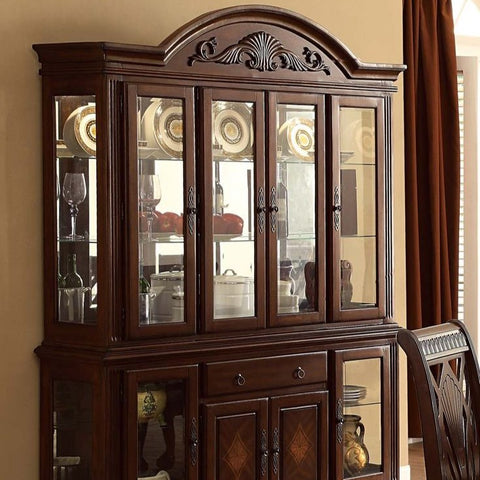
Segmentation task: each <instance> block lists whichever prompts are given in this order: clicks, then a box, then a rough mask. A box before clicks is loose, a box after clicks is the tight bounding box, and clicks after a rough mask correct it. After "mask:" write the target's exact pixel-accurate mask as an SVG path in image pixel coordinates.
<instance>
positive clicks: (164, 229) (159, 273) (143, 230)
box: [137, 97, 184, 325]
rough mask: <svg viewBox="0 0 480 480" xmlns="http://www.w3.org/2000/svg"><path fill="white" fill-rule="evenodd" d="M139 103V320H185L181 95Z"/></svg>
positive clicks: (140, 321)
mask: <svg viewBox="0 0 480 480" xmlns="http://www.w3.org/2000/svg"><path fill="white" fill-rule="evenodd" d="M137 107H138V119H139V122H138V139H139V140H138V215H139V220H138V221H139V225H138V231H139V238H138V252H139V261H138V265H139V290H138V294H139V324H140V325H149V324H161V323H172V322H173V323H180V322H184V288H183V285H184V283H183V265H184V239H183V192H184V162H183V152H184V148H183V112H184V105H183V100H181V99H172V98H152V97H140V98H138V102H137Z"/></svg>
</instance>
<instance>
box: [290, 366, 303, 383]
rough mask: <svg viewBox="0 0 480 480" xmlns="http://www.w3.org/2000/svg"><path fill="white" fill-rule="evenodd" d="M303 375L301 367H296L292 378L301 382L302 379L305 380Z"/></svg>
mask: <svg viewBox="0 0 480 480" xmlns="http://www.w3.org/2000/svg"><path fill="white" fill-rule="evenodd" d="M305 375H306V373H305V370H304V369H303V368H302V367H297V368H296V369H295V371H294V372H293V376H294V377H295V378H297V379H298V380H302V379H303V378H305Z"/></svg>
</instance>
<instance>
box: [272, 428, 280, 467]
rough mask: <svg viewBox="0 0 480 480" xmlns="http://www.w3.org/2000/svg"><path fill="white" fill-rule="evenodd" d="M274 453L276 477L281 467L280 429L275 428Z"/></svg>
mask: <svg viewBox="0 0 480 480" xmlns="http://www.w3.org/2000/svg"><path fill="white" fill-rule="evenodd" d="M272 452H273V460H272V463H273V473H274V474H275V475H277V474H278V470H279V467H280V438H279V434H278V428H277V427H275V428H274V429H273V446H272Z"/></svg>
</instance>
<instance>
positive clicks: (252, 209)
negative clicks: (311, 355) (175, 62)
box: [203, 90, 266, 331]
mask: <svg viewBox="0 0 480 480" xmlns="http://www.w3.org/2000/svg"><path fill="white" fill-rule="evenodd" d="M203 93H204V104H203V105H204V111H203V118H204V121H203V123H204V132H203V134H204V138H205V145H204V159H203V161H204V164H203V170H204V184H203V191H204V202H205V203H204V204H205V207H204V211H203V214H204V216H205V222H204V230H203V231H204V233H205V239H204V258H205V272H204V285H205V288H206V292H207V300H206V303H205V306H204V317H205V328H206V330H208V331H213V330H222V329H233V330H235V329H242V328H257V327H260V326H263V324H264V313H263V312H264V301H265V300H264V297H265V295H260V294H259V292H261V291H262V288H263V287H262V285H263V284H264V280H263V279H264V275H265V274H264V262H265V260H264V255H263V252H264V245H263V242H264V236H265V228H266V206H265V202H266V195H265V190H264V184H263V176H264V166H263V161H262V160H263V157H262V154H261V152H263V138H264V133H263V131H262V126H263V122H262V118H263V104H262V101H263V97H262V95H261V94H255V93H253V94H250V93H245V95H242V94H239V95H238V96H235V97H226V96H219V97H217V92H215V91H210V90H205V91H204V92H203ZM218 95H221V94H218Z"/></svg>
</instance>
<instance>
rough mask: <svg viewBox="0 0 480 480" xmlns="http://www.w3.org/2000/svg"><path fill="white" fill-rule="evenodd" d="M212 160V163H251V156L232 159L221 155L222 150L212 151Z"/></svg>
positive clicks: (223, 154)
mask: <svg viewBox="0 0 480 480" xmlns="http://www.w3.org/2000/svg"><path fill="white" fill-rule="evenodd" d="M212 159H213V161H214V162H238V163H253V155H242V156H241V157H233V156H228V155H226V154H225V153H223V150H213V158H212Z"/></svg>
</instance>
